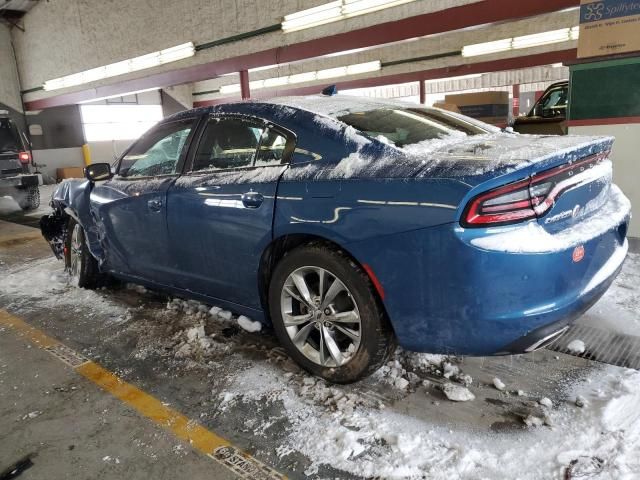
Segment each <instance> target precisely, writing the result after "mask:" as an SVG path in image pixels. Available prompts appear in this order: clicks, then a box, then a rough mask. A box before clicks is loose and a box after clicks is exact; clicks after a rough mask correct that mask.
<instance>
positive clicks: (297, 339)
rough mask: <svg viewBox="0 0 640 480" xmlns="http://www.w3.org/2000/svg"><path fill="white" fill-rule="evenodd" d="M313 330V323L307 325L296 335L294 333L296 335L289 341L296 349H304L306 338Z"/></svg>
mask: <svg viewBox="0 0 640 480" xmlns="http://www.w3.org/2000/svg"><path fill="white" fill-rule="evenodd" d="M313 328H314V325H313V323H309V324H307V325H305V326H304V327H302V328H301V329H300V330H298V333H296V335H295V336H294V337H293V338H292V339H291V340H292V341H293V343H294V345H295V346H296V347H298V348H302V347H304V344H305V343H306V341H307V338H309V334H310V333H311V331H312V330H313Z"/></svg>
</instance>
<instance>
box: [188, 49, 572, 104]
mask: <svg viewBox="0 0 640 480" xmlns="http://www.w3.org/2000/svg"><path fill="white" fill-rule="evenodd" d="M577 54H578V50H577V49H575V48H572V49H568V50H559V51H556V52H546V53H538V54H535V55H525V56H522V57H514V58H502V59H499V60H489V61H486V62H478V63H468V64H463V65H455V66H450V67H442V68H434V69H431V70H421V71H418V72H408V73H398V74H394V75H382V76H377V77H371V78H363V79H358V80H349V81H344V82H337V83H335V85H336V87H338V90H350V89H354V88H368V87H381V86H384V85H395V84H398V83H409V82H421V83H423V84H424V81H425V80H436V79H441V78H442V79H445V78H448V77H457V76H461V75H472V74H476V73H491V72H501V71H504V70H518V69H521V68H530V67H537V66H540V65H551V64H553V63H561V62H570V61H572V60H575V59H576V58H577ZM323 86H324V85H312V86H307V87H297V88H286V89H268V90H262V89H261V90H254V92H253V94H252V97H253V98H254V99H256V98H271V97H280V96H289V95H312V94H318V93H320V90H321V89H322V87H323ZM237 100H238V98H217V99H214V100H203V101H200V102H194V104H193V106H194V107H204V106H208V105H219V104H221V103H228V102H232V101H237Z"/></svg>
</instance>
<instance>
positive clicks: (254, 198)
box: [242, 191, 264, 208]
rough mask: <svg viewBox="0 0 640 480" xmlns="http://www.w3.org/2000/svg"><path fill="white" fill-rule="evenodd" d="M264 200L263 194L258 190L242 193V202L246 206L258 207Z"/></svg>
mask: <svg viewBox="0 0 640 480" xmlns="http://www.w3.org/2000/svg"><path fill="white" fill-rule="evenodd" d="M262 202H264V196H263V195H262V194H261V193H259V192H253V191H251V192H247V193H243V194H242V204H243V205H244V206H245V207H247V208H258V207H259V206H260V205H262Z"/></svg>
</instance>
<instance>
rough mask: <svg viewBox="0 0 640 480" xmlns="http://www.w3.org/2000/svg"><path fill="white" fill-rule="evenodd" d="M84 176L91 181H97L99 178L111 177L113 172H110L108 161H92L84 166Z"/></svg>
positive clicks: (106, 178) (107, 178)
mask: <svg viewBox="0 0 640 480" xmlns="http://www.w3.org/2000/svg"><path fill="white" fill-rule="evenodd" d="M84 176H85V177H86V178H87V180H89V181H91V182H99V181H100V180H109V179H110V178H111V177H113V173H111V165H109V164H108V163H92V164H91V165H89V166H88V167H85V169H84Z"/></svg>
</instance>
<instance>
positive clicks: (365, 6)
mask: <svg viewBox="0 0 640 480" xmlns="http://www.w3.org/2000/svg"><path fill="white" fill-rule="evenodd" d="M415 1H416V0H337V1H334V2H329V3H325V4H324V5H320V6H318V7H314V8H309V9H307V10H301V11H299V12H296V13H292V14H289V15H285V17H284V21H283V22H282V30H284V32H295V31H297V30H302V29H305V28H311V27H317V26H318V25H324V24H326V23H331V22H336V21H338V20H344V19H345V18H349V17H355V16H357V15H364V14H365V13H371V12H375V11H378V10H383V9H385V8H390V7H395V6H397V5H402V4H404V3H409V2H415Z"/></svg>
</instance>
